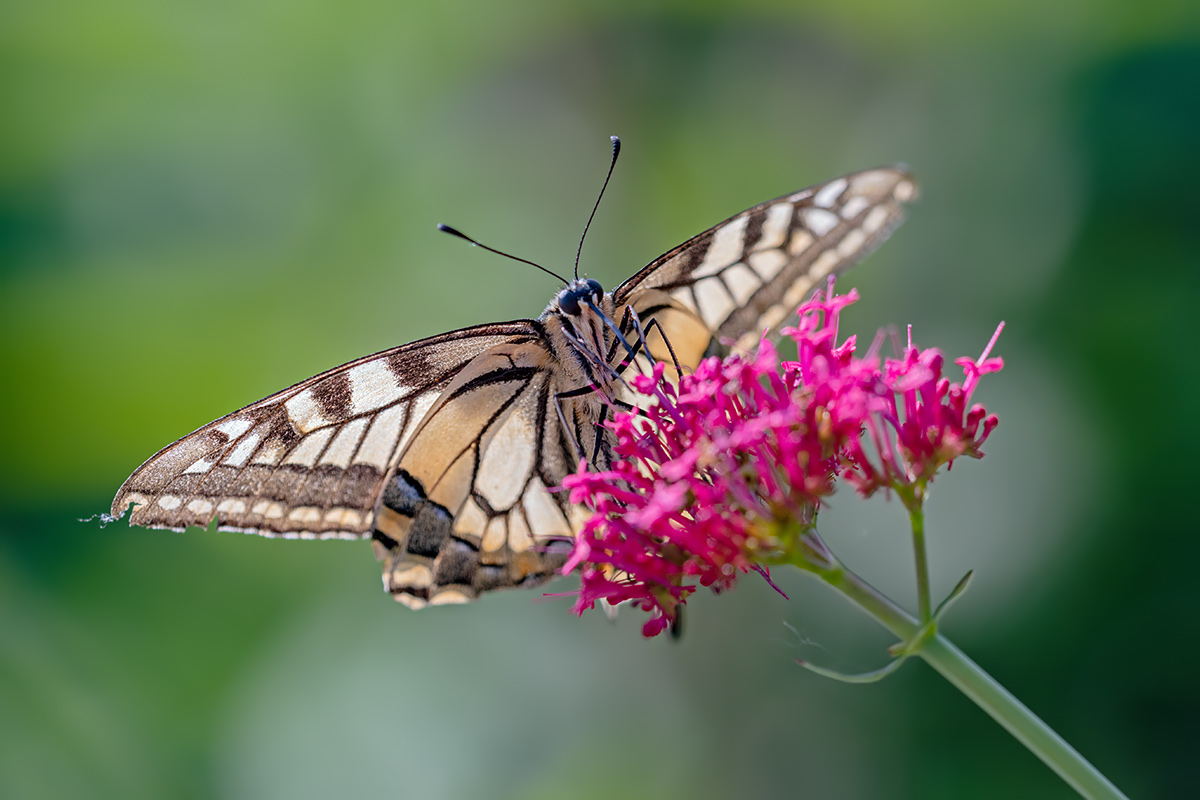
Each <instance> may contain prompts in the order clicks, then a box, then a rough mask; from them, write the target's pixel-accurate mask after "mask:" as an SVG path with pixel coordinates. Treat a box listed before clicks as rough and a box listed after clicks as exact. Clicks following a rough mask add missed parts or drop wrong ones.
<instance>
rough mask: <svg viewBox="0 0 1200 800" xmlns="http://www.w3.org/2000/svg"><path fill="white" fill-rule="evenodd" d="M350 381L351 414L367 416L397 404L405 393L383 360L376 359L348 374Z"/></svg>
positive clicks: (352, 369)
mask: <svg viewBox="0 0 1200 800" xmlns="http://www.w3.org/2000/svg"><path fill="white" fill-rule="evenodd" d="M346 377H347V378H349V379H350V414H351V416H357V415H359V414H367V413H370V412H371V411H374V410H375V409H377V408H383V407H384V406H386V405H390V404H391V403H394V402H396V401H397V400H399V399H400V396H401V395H402V394H403V393H404V389H403V387H401V386H400V383H399V382H398V381H397V380H396V375H395V373H393V372H392V371H391V369H389V368H388V365H387V362H385V361H384V360H383V359H375V360H373V361H368V362H366V363H364V364H359V365H358V366H357V367H351V368H350V369H349V370H347V372H346Z"/></svg>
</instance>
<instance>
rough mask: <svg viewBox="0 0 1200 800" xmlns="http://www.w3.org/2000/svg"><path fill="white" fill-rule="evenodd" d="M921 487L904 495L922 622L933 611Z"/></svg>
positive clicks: (927, 619) (918, 606)
mask: <svg viewBox="0 0 1200 800" xmlns="http://www.w3.org/2000/svg"><path fill="white" fill-rule="evenodd" d="M924 495H925V492H924V491H923V489H922V487H920V486H916V487H914V491H913V493H912V496H910V497H905V499H904V505H905V507H906V508H908V518H909V520H910V521H911V523H912V540H913V557H914V559H915V560H916V563H917V611H918V613H919V614H920V619H921V622H922V623H925V622H929V620H930V619H931V615H932V613H933V603H931V602H930V600H929V597H930V590H929V557H928V556H927V555H926V550H925V509H924V504H923V503H922V500H923V499H924Z"/></svg>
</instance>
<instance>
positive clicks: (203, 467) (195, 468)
mask: <svg viewBox="0 0 1200 800" xmlns="http://www.w3.org/2000/svg"><path fill="white" fill-rule="evenodd" d="M212 468H213V462H212V461H209V460H208V459H207V458H201V459H199V460H197V461H195V462H193V464H192V465H191V466H190V467H188V468H187V469H185V470H184V471H183V472H182V473H181V474H183V475H192V474H195V473H204V472H208V471H209V470H210V469H212Z"/></svg>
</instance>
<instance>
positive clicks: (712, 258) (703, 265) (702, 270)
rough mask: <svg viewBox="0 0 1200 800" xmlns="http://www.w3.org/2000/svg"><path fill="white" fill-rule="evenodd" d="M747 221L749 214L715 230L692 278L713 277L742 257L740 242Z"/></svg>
mask: <svg viewBox="0 0 1200 800" xmlns="http://www.w3.org/2000/svg"><path fill="white" fill-rule="evenodd" d="M749 219H750V215H749V214H742V215H741V216H740V217H738V218H737V219H735V220H733V221H731V222H730V223H729V224H727V225H725V226H723V227H721V228H718V229H717V232H716V233H714V234H713V240H712V245H711V246H710V247H709V248H708V252H707V253H705V254H704V260H703V261H701V262H700V266H699V267H697V268H696V270H695V271H694V272H693V273H692V277H693V278H703V277H706V276H708V275H715V274H717V273H718V272H720V271H721V270H723V269H725V267H728V266H729V265H730V264H732V263H733V262H735V261H737V260H738V259H739V258H741V257H742V241H743V239H744V236H745V233H746V223H747V221H749Z"/></svg>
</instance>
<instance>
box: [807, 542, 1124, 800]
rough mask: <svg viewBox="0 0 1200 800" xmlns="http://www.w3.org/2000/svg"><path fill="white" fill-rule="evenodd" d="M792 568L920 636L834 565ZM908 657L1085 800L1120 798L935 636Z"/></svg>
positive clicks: (901, 631) (908, 636) (900, 630)
mask: <svg viewBox="0 0 1200 800" xmlns="http://www.w3.org/2000/svg"><path fill="white" fill-rule="evenodd" d="M915 530H916V527H915V525H914V531H915ZM793 563H796V562H793ZM796 565H797V566H800V567H801V568H802V569H804V570H806V571H808V572H813V573H814V574H816V575H818V576H819V577H820V578H821V579H822V580H824V581H825V582H826V583H828V584H829V585H830V586H833V587H834V588H835V589H837V590H838V591H839V592H841V593H842V594H844V595H845V596H846V597H848V598H850V600H852V601H854V602H855V603H856V604H858V606H859V607H861V608H862V609H863V610H865V611H866V612H867V613H868V614H870V615H871V616H873V617H874V618H875V619H876V620H877V621H878V622H879V623H880V624H882V625H883V626H884V627H885V628H887V629H888V630H890V631H891V632H892V633H894V634H896V635H897V636H899V637H900V638H901V640H903V641H905V642H911V641H913V640H914V638H915V637H917V636H918V635H919V634H920V633H921V630H922V627H923V626H922V625H920V624H918V622H917V621H916V620H914V619H913V618H912V617H911V616H909V615H908V614H907V613H906V612H905V611H904V609H902V608H900V607H899V606H897V605H896V604H895V603H893V602H892V601H891V600H890V599H888V598H887V597H885V596H884V595H882V594H880V593H879V592H878V591H877V590H876V589H875V587H873V586H871V585H870V584H868V583H867V582H866V581H864V580H863V579H862V578H860V577H858V576H857V575H855V574H854V573H853V572H851V571H850V570H848V569H846V568H845V567H843V566H841V565H837V566H834V567H832V568H827V569H821V568H815V569H814V567H813V566H812V565H811V564H798V563H797V564H796ZM914 655H917V656H920V657H921V658H923V659H925V661H927V662H929V665H930V666H932V667H933V668H934V669H935V670H937V671H938V672H940V673H941V674H942V677H944V678H946V680H948V681H950V682H951V683H952V684H954V685H955V686H957V687H958V689H959V691H961V692H962V693H963V694H965V695H966V696H967V697H969V698H971V699H972V700H974V701H975V704H976V705H978V706H979V707H980V708H982V709H983V710H984V711H986V712H987V713H988V714H990V715H991V716H992V718H993V719H994V720H996V721H997V722H999V723H1000V724H1001V725H1003V726H1004V728H1005V729H1006V730H1007V731H1008V732H1009V733H1011V734H1012V735H1013V736H1015V737H1016V738H1017V741H1019V742H1021V743H1022V744H1023V745H1025V747H1027V748H1028V749H1029V750H1030V751H1031V752H1033V753H1034V754H1035V755H1036V756H1037V757H1038V758H1040V759H1041V760H1042V761H1044V762H1045V763H1046V765H1047V766H1049V767H1050V768H1051V769H1052V770H1054V771H1055V772H1057V773H1058V775H1059V777H1061V778H1062V779H1063V780H1064V781H1066V782H1067V783H1068V784H1070V785H1071V787H1072V788H1073V789H1075V791H1077V792H1079V794H1080V795H1082V796H1083V797H1087V798H1125V795H1123V794H1121V792H1120V790H1118V789H1117V787H1115V786H1113V785H1112V783H1111V782H1110V781H1109V780H1108V778H1106V777H1104V775H1102V774H1101V773H1100V772H1099V771H1098V770H1097V769H1096V768H1095V767H1093V766H1092V765H1091V764H1090V763H1088V761H1087V759H1085V758H1084V757H1083V756H1081V755H1080V754H1079V752H1078V751H1077V750H1075V748H1073V747H1071V745H1069V744H1067V743H1066V742H1065V741H1064V740H1063V739H1062V737H1060V736H1059V735H1058V734H1057V733H1055V732H1054V731H1053V730H1051V729H1050V727H1049V726H1048V725H1046V723H1045V722H1043V721H1042V720H1041V719H1039V718H1038V717H1037V715H1036V714H1034V713H1033V712H1032V711H1030V710H1029V709H1028V708H1026V707H1025V705H1024V704H1022V703H1021V701H1020V700H1018V699H1017V698H1015V697H1013V696H1012V695H1011V694H1010V693H1009V692H1008V690H1007V689H1005V688H1004V687H1003V686H1001V685H1000V684H999V683H997V682H996V681H995V680H993V679H992V677H991V676H990V675H988V674H987V673H986V672H984V671H983V670H982V669H981V668H980V667H979V665H978V664H976V663H975V662H974V661H972V660H971V659H969V658H967V656H966V655H965V654H964V653H963V652H962V651H961V650H959V649H958V648H957V647H955V646H954V645H953V644H951V643H950V642H949V641H948V640H947V639H946V638H945V637H944V636H942V635H941V634H940V633H936V632H935V633H934V634H933V635H932V636H929V637H928V638H927V640H926V641H925V642H924V644H922V645H921V646H920V647H919V648H918V649H917V650H916V652H915V653H914Z"/></svg>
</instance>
